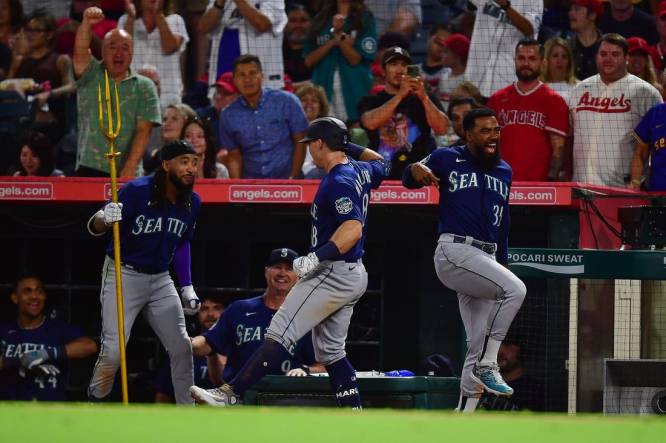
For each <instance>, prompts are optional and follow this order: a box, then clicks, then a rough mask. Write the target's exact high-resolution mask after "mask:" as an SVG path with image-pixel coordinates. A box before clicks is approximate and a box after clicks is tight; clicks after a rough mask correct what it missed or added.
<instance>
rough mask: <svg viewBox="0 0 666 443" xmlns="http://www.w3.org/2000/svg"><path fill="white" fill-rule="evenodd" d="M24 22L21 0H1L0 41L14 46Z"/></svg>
mask: <svg viewBox="0 0 666 443" xmlns="http://www.w3.org/2000/svg"><path fill="white" fill-rule="evenodd" d="M22 24H23V5H22V4H21V1H20V0H0V43H1V44H3V45H5V46H7V47H9V49H13V48H14V42H15V41H16V39H17V38H18V35H19V33H20V32H21V25H22Z"/></svg>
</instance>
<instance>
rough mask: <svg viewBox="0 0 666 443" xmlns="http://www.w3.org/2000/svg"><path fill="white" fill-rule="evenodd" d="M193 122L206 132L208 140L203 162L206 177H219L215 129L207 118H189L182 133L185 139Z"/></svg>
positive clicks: (205, 137)
mask: <svg viewBox="0 0 666 443" xmlns="http://www.w3.org/2000/svg"><path fill="white" fill-rule="evenodd" d="M191 124H196V125H199V126H200V127H201V129H203V132H204V140H205V141H206V151H205V152H204V164H203V175H204V178H217V167H216V163H217V159H216V154H217V147H216V146H215V138H214V137H213V130H212V129H211V127H210V123H208V121H207V120H201V119H200V118H199V117H197V116H195V117H192V118H188V119H187V121H186V122H185V126H183V130H182V131H181V133H180V138H181V139H185V130H186V129H187V127H188V126H190V125H191Z"/></svg>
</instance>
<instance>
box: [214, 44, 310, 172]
mask: <svg viewBox="0 0 666 443" xmlns="http://www.w3.org/2000/svg"><path fill="white" fill-rule="evenodd" d="M233 73H234V84H235V85H236V88H238V91H239V92H240V98H239V99H238V100H236V101H235V102H233V103H232V104H231V105H229V107H228V108H227V109H225V110H224V111H222V114H221V115H220V148H222V149H227V150H228V151H229V154H228V159H227V167H228V168H229V177H231V178H241V177H242V178H298V177H300V175H301V167H302V166H303V159H304V158H305V146H303V144H302V143H299V142H298V140H300V139H301V138H303V137H302V135H303V134H304V133H305V130H306V129H307V126H308V121H307V120H306V118H305V112H303V107H302V106H301V103H300V101H299V100H298V97H296V96H295V95H294V94H292V93H290V92H286V91H282V90H280V89H269V88H262V83H263V79H264V75H263V71H262V68H261V62H260V61H259V59H258V58H257V57H256V56H254V55H242V56H240V57H238V58H237V59H236V61H235V62H234V70H233Z"/></svg>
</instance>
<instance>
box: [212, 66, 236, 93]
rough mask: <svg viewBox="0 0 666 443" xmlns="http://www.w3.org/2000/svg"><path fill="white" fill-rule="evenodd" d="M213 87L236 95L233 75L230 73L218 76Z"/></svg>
mask: <svg viewBox="0 0 666 443" xmlns="http://www.w3.org/2000/svg"><path fill="white" fill-rule="evenodd" d="M213 86H219V87H220V88H222V89H224V90H225V91H227V92H228V93H229V94H238V89H236V86H235V85H234V75H233V73H232V72H231V71H228V72H225V73H224V74H222V75H220V76H219V77H218V78H217V81H216V82H215V84H214V85H213Z"/></svg>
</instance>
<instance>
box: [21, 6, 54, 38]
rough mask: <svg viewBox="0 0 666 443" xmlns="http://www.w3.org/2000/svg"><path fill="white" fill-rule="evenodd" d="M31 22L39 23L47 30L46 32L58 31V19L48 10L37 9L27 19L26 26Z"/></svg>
mask: <svg viewBox="0 0 666 443" xmlns="http://www.w3.org/2000/svg"><path fill="white" fill-rule="evenodd" d="M31 20H37V21H39V22H40V23H41V24H42V25H43V26H44V28H45V30H46V32H53V31H55V30H56V19H55V17H53V16H52V15H51V14H50V13H49V12H48V11H47V10H46V9H42V8H39V9H35V10H34V11H33V12H32V14H30V15H29V16H27V17H26V19H25V24H26V25H27V24H28V22H30V21H31Z"/></svg>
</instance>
